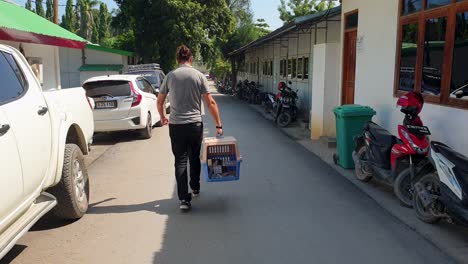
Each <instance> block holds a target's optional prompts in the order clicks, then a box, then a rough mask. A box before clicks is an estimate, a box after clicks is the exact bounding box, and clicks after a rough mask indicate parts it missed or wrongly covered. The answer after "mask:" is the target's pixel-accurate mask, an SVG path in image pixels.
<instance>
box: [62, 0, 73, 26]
mask: <svg viewBox="0 0 468 264" xmlns="http://www.w3.org/2000/svg"><path fill="white" fill-rule="evenodd" d="M61 26H62V27H63V28H65V29H66V30H68V31H71V32H75V31H76V15H75V12H74V10H73V0H67V5H66V7H65V15H63V16H62V24H61Z"/></svg>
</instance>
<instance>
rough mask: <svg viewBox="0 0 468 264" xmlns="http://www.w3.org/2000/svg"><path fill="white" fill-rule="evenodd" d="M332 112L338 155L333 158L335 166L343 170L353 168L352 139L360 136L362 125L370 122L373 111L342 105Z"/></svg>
mask: <svg viewBox="0 0 468 264" xmlns="http://www.w3.org/2000/svg"><path fill="white" fill-rule="evenodd" d="M333 112H334V113H335V117H336V144H337V148H338V154H337V155H336V154H335V156H334V157H333V159H334V161H335V164H339V165H340V166H341V167H343V168H345V169H352V168H354V161H353V151H354V148H355V146H354V137H356V136H358V135H360V134H362V128H363V127H364V124H365V123H367V122H368V121H371V120H372V117H373V116H374V115H375V113H376V112H375V110H374V109H372V108H370V107H369V106H362V105H343V106H339V107H336V108H335V109H334V110H333Z"/></svg>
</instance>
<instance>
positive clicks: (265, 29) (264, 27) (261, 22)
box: [255, 18, 271, 37]
mask: <svg viewBox="0 0 468 264" xmlns="http://www.w3.org/2000/svg"><path fill="white" fill-rule="evenodd" d="M255 26H256V27H257V30H258V33H259V35H260V37H262V36H265V35H267V34H269V33H270V32H271V31H270V29H269V28H270V25H268V23H267V22H266V21H265V19H263V18H259V19H257V22H256V23H255Z"/></svg>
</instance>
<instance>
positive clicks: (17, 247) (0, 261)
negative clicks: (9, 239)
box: [0, 244, 27, 264]
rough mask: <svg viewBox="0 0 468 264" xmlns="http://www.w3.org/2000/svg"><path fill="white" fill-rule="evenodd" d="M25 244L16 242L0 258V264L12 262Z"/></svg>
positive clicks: (23, 248) (24, 247)
mask: <svg viewBox="0 0 468 264" xmlns="http://www.w3.org/2000/svg"><path fill="white" fill-rule="evenodd" d="M26 248H27V246H25V245H20V244H16V245H15V246H14V247H13V248H12V249H11V250H10V251H9V252H8V254H6V255H5V256H4V257H3V258H2V259H0V264H9V263H12V262H13V261H14V260H15V259H16V258H17V257H18V256H19V255H20V254H21V253H22V252H23V251H24V250H25V249H26Z"/></svg>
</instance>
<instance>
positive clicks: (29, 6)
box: [24, 0, 33, 11]
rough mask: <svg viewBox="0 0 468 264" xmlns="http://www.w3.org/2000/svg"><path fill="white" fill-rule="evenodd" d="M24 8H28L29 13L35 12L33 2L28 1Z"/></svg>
mask: <svg viewBox="0 0 468 264" xmlns="http://www.w3.org/2000/svg"><path fill="white" fill-rule="evenodd" d="M24 8H26V9H27V10H29V11H33V9H32V4H31V0H28V1H26V4H25V5H24Z"/></svg>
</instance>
